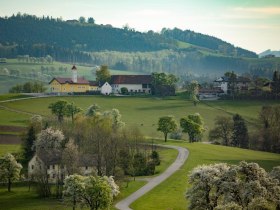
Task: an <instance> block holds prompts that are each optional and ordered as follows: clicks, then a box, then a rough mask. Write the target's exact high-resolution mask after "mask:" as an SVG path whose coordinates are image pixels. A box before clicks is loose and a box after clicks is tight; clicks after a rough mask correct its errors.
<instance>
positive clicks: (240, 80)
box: [214, 76, 251, 94]
mask: <svg viewBox="0 0 280 210" xmlns="http://www.w3.org/2000/svg"><path fill="white" fill-rule="evenodd" d="M234 82H235V85H236V89H237V91H239V92H246V91H248V90H249V84H250V82H251V80H250V79H249V78H246V77H242V76H238V77H237V78H236V80H235V81H234ZM229 83H230V79H229V78H228V77H226V76H223V77H220V78H218V79H216V80H215V81H214V88H220V89H221V90H222V91H223V92H224V94H228V93H229Z"/></svg>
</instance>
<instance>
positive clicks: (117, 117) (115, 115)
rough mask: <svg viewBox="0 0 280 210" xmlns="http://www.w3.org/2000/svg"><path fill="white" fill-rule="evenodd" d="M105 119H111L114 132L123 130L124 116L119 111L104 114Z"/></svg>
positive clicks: (113, 110)
mask: <svg viewBox="0 0 280 210" xmlns="http://www.w3.org/2000/svg"><path fill="white" fill-rule="evenodd" d="M103 117H105V118H108V119H110V121H111V124H112V129H113V130H114V131H116V130H118V129H120V128H123V127H124V126H125V123H124V122H123V121H122V119H121V118H122V115H121V113H120V111H119V110H118V109H112V110H111V111H106V112H104V113H103Z"/></svg>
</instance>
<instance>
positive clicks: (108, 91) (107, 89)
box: [101, 82, 112, 95]
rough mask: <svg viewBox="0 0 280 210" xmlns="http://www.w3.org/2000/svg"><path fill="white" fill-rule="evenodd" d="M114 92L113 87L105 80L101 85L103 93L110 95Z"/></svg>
mask: <svg viewBox="0 0 280 210" xmlns="http://www.w3.org/2000/svg"><path fill="white" fill-rule="evenodd" d="M111 93H112V87H111V85H110V84H109V83H108V82H105V83H104V85H102V87H101V94H103V95H110V94H111Z"/></svg>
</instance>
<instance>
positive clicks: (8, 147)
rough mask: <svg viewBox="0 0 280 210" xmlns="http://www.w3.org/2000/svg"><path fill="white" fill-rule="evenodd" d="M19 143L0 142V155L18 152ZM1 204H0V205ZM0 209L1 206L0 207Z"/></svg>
mask: <svg viewBox="0 0 280 210" xmlns="http://www.w3.org/2000/svg"><path fill="white" fill-rule="evenodd" d="M19 150H20V145H15V144H0V157H2V156H3V155H5V154H7V153H16V152H19ZM0 206H1V205H0ZM0 209H1V208H0Z"/></svg>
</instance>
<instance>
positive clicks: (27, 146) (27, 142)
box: [21, 125, 36, 164]
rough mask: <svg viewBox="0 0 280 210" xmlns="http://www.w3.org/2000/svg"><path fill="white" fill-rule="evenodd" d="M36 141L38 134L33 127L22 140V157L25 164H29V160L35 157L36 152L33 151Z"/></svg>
mask: <svg viewBox="0 0 280 210" xmlns="http://www.w3.org/2000/svg"><path fill="white" fill-rule="evenodd" d="M35 141H36V132H35V129H34V127H33V126H32V125H31V126H30V127H29V129H28V132H27V134H25V135H24V136H23V138H22V145H21V146H22V156H23V163H24V164H27V163H28V161H29V160H31V158H32V157H33V155H34V150H33V149H32V147H33V144H34V142H35Z"/></svg>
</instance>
